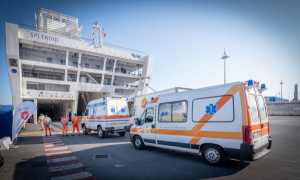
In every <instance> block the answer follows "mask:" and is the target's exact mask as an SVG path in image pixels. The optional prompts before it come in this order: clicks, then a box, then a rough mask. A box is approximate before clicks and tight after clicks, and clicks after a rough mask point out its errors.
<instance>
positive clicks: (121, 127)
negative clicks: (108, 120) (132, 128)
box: [116, 126, 124, 130]
mask: <svg viewBox="0 0 300 180" xmlns="http://www.w3.org/2000/svg"><path fill="white" fill-rule="evenodd" d="M117 129H124V126H117V127H116V130H117Z"/></svg>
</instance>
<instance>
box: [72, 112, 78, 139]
mask: <svg viewBox="0 0 300 180" xmlns="http://www.w3.org/2000/svg"><path fill="white" fill-rule="evenodd" d="M79 121H80V120H79V117H78V116H77V114H76V113H75V114H74V116H73V117H72V123H73V134H72V136H74V131H75V128H76V129H77V132H78V136H80V133H79V127H78V124H79Z"/></svg>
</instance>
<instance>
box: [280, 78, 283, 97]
mask: <svg viewBox="0 0 300 180" xmlns="http://www.w3.org/2000/svg"><path fill="white" fill-rule="evenodd" d="M282 85H283V82H282V79H281V82H280V86H281V93H280V95H281V100H282Z"/></svg>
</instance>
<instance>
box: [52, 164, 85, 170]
mask: <svg viewBox="0 0 300 180" xmlns="http://www.w3.org/2000/svg"><path fill="white" fill-rule="evenodd" d="M79 167H83V165H82V164H81V163H75V164H67V165H63V166H55V167H49V172H55V171H63V170H67V169H75V168H79Z"/></svg>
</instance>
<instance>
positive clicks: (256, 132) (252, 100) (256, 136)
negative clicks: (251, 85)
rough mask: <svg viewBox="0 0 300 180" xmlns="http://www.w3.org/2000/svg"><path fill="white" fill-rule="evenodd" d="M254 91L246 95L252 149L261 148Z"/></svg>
mask: <svg viewBox="0 0 300 180" xmlns="http://www.w3.org/2000/svg"><path fill="white" fill-rule="evenodd" d="M257 104H258V103H257V101H256V94H255V91H254V89H252V90H251V91H250V92H249V93H248V105H249V108H250V114H251V124H252V137H253V145H254V149H257V148H259V147H261V145H262V143H261V136H260V134H261V121H260V118H259V112H258V105H257Z"/></svg>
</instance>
